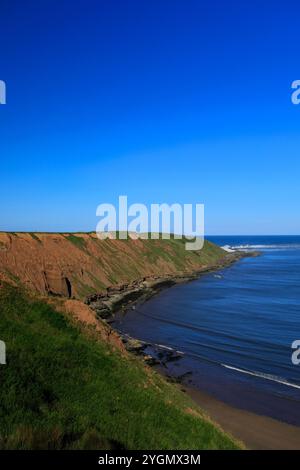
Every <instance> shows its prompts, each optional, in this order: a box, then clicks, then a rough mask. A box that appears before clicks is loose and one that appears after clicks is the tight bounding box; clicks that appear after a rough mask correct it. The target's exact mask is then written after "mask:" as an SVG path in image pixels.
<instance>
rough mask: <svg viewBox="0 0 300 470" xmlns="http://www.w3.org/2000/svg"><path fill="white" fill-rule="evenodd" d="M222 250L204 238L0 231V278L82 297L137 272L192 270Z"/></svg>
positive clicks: (144, 274)
mask: <svg viewBox="0 0 300 470" xmlns="http://www.w3.org/2000/svg"><path fill="white" fill-rule="evenodd" d="M224 255H225V253H224V251H223V250H222V249H221V248H219V247H217V246H215V245H214V244H212V243H210V242H208V241H205V244H204V247H203V249H202V250H200V251H187V250H185V242H184V240H174V239H171V240H131V239H129V240H111V239H106V240H99V239H98V238H97V236H96V234H95V233H77V234H75V233H74V234H70V233H65V234H63V233H59V234H58V233H0V278H2V279H4V280H6V281H11V282H14V283H15V284H21V285H25V286H26V287H28V288H29V289H32V290H35V291H37V292H39V293H41V294H49V293H50V294H54V295H63V296H65V297H75V298H78V299H83V298H84V297H85V296H87V295H89V294H92V293H95V292H101V291H103V290H105V288H106V287H107V286H110V285H114V284H119V283H124V282H130V281H133V280H136V279H140V278H142V277H151V276H164V275H172V274H179V273H185V272H193V271H196V270H200V269H202V268H205V267H207V266H211V265H214V264H216V263H218V262H219V261H220V260H221V258H223V257H224Z"/></svg>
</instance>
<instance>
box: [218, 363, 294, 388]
mask: <svg viewBox="0 0 300 470" xmlns="http://www.w3.org/2000/svg"><path fill="white" fill-rule="evenodd" d="M221 366H223V367H226V369H231V370H236V371H237V372H242V373H243V374H248V375H253V376H254V377H259V378H261V379H266V380H271V381H272V382H277V383H280V384H283V385H287V386H288V387H294V388H299V389H300V385H296V384H292V383H291V382H287V381H286V380H281V379H279V378H275V377H271V376H269V375H267V374H266V375H264V374H260V373H258V372H251V371H250V370H245V369H239V368H238V367H233V366H229V365H227V364H221Z"/></svg>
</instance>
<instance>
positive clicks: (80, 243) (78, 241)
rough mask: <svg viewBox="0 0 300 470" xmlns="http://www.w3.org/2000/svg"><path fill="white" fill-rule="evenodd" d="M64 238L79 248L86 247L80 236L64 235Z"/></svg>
mask: <svg viewBox="0 0 300 470" xmlns="http://www.w3.org/2000/svg"><path fill="white" fill-rule="evenodd" d="M66 239H67V240H69V241H70V242H71V243H73V245H75V246H76V247H77V248H80V249H81V250H84V249H85V247H86V242H85V239H84V238H82V237H79V236H78V235H72V234H70V235H66Z"/></svg>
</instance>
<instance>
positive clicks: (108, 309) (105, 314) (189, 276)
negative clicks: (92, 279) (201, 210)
mask: <svg viewBox="0 0 300 470" xmlns="http://www.w3.org/2000/svg"><path fill="white" fill-rule="evenodd" d="M254 256H259V252H243V251H235V252H231V253H227V252H225V251H224V257H222V258H221V259H220V260H219V261H218V262H217V263H216V264H211V265H204V266H203V267H202V268H201V269H198V270H195V271H192V272H180V273H178V274H169V275H168V274H167V275H164V276H150V277H144V278H142V279H139V280H135V281H133V282H131V283H123V284H119V285H116V286H110V287H108V288H107V289H106V291H105V292H101V293H96V294H91V295H88V296H87V297H86V299H85V303H86V304H87V305H88V306H89V307H90V308H91V309H92V310H94V311H95V313H96V316H97V317H98V318H100V319H102V320H105V321H107V322H108V323H111V322H112V321H113V318H114V315H115V314H116V313H118V312H120V311H121V312H122V313H125V312H126V310H127V309H129V308H134V306H135V304H137V303H139V304H140V303H143V302H145V301H147V300H149V299H150V298H151V297H153V296H154V295H156V294H158V293H159V292H161V291H162V290H163V289H166V288H168V287H172V286H174V285H176V284H182V283H186V282H190V281H193V280H196V279H199V277H201V276H202V275H203V274H208V273H210V272H216V271H218V270H220V269H222V268H226V267H229V266H231V265H232V264H233V263H235V262H236V261H239V260H240V259H242V258H246V257H254Z"/></svg>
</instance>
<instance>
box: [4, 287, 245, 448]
mask: <svg viewBox="0 0 300 470" xmlns="http://www.w3.org/2000/svg"><path fill="white" fill-rule="evenodd" d="M0 338H1V340H3V341H5V343H6V348H7V364H6V365H1V366H0V377H1V387H0V423H1V427H0V448H1V449H114V448H118V449H123V448H126V449H149V450H150V449H211V448H215V449H232V448H237V447H238V446H237V444H236V443H235V442H234V441H233V440H232V439H231V438H230V437H229V436H227V435H226V434H224V433H223V432H222V431H220V430H219V429H218V428H217V427H216V426H215V425H213V424H212V423H210V422H209V421H208V420H207V419H206V418H205V417H204V416H203V415H202V414H201V411H200V410H199V409H198V408H197V407H196V406H194V404H193V403H192V402H191V401H190V399H189V398H188V397H186V396H185V395H184V394H183V393H182V392H180V391H179V390H178V388H177V387H176V386H175V385H173V384H170V383H167V382H166V381H165V380H164V379H163V378H162V377H160V376H159V375H158V374H157V373H155V372H153V371H152V370H151V369H149V368H146V367H145V366H143V365H142V363H141V361H140V360H139V359H137V358H135V357H129V358H127V357H126V356H125V355H124V354H123V355H122V354H121V353H119V352H116V351H113V350H111V349H110V348H109V347H108V345H107V344H105V343H102V342H101V341H100V340H99V339H98V338H97V336H96V332H94V331H91V330H88V329H85V328H83V327H79V326H77V325H76V324H74V323H73V322H71V320H70V319H69V318H68V317H67V316H64V315H63V314H61V313H58V312H57V311H56V310H54V309H53V308H52V307H51V306H50V305H48V304H46V303H44V302H42V301H40V300H36V299H33V298H30V297H28V296H27V294H25V293H24V292H22V291H21V290H20V289H18V288H14V287H11V286H8V285H3V286H2V287H1V288H0Z"/></svg>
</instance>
